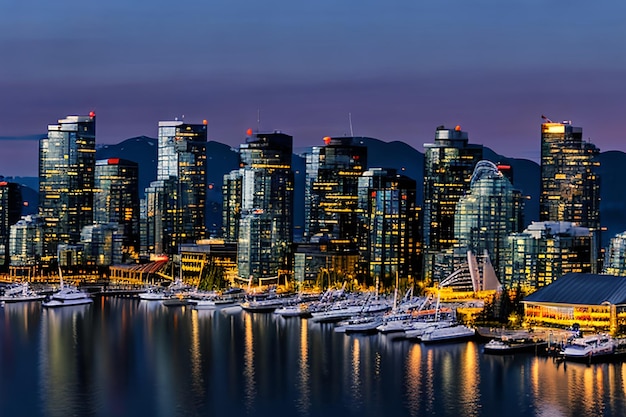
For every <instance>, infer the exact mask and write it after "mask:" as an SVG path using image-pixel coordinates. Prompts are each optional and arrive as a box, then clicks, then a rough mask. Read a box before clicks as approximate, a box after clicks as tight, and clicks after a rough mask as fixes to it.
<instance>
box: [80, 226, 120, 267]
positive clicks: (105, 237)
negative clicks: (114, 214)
mask: <svg viewBox="0 0 626 417" xmlns="http://www.w3.org/2000/svg"><path fill="white" fill-rule="evenodd" d="M123 230H124V228H123V227H122V226H121V225H119V224H118V223H99V224H93V225H90V226H85V227H83V231H82V233H81V238H80V243H81V244H82V245H83V250H84V261H85V264H86V265H90V266H94V267H107V266H109V265H115V264H121V263H122V262H123V257H122V250H123V249H122V248H123V245H124V237H125V236H124V232H123Z"/></svg>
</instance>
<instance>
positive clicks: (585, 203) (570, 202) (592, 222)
mask: <svg viewBox="0 0 626 417" xmlns="http://www.w3.org/2000/svg"><path fill="white" fill-rule="evenodd" d="M599 153H600V151H599V150H598V148H597V147H595V146H594V145H593V144H591V143H590V142H587V141H584V140H583V130H582V128H580V127H574V126H572V125H571V122H569V121H564V122H563V123H551V122H550V123H543V124H542V125H541V189H540V195H539V210H540V213H539V220H540V221H566V222H574V223H576V224H578V225H579V226H582V227H587V228H589V229H591V230H592V231H595V232H597V231H599V230H600V178H599V177H598V173H597V171H598V168H599V166H600V162H599V160H598V158H597V157H598V155H599Z"/></svg>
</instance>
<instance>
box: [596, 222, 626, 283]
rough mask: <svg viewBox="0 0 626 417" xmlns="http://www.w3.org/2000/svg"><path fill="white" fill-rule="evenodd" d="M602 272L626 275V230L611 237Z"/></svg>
mask: <svg viewBox="0 0 626 417" xmlns="http://www.w3.org/2000/svg"><path fill="white" fill-rule="evenodd" d="M602 273H603V274H609V275H615V276H626V232H622V233H618V234H617V235H615V237H613V238H611V241H610V243H609V249H608V251H607V253H606V256H605V258H604V268H603V270H602Z"/></svg>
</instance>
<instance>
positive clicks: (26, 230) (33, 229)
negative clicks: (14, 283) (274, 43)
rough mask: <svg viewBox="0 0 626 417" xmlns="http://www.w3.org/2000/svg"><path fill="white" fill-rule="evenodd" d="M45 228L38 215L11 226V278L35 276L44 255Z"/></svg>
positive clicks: (25, 217) (25, 218)
mask: <svg viewBox="0 0 626 417" xmlns="http://www.w3.org/2000/svg"><path fill="white" fill-rule="evenodd" d="M44 226H45V223H44V221H43V219H42V218H40V217H39V216H36V215H28V216H23V217H22V218H21V219H20V220H18V221H17V223H15V224H14V225H12V226H11V232H10V239H9V252H10V256H11V267H10V275H11V276H15V277H25V278H27V277H32V276H34V275H35V273H36V270H37V266H38V265H39V262H40V260H41V258H42V256H43V254H44V251H43V240H44Z"/></svg>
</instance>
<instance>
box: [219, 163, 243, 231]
mask: <svg viewBox="0 0 626 417" xmlns="http://www.w3.org/2000/svg"><path fill="white" fill-rule="evenodd" d="M241 179H242V172H241V171H240V170H233V171H231V172H229V173H228V174H225V175H224V181H223V183H222V237H223V238H224V240H225V241H226V242H237V239H238V238H239V219H240V218H241Z"/></svg>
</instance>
